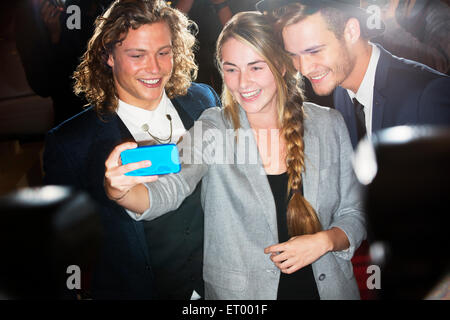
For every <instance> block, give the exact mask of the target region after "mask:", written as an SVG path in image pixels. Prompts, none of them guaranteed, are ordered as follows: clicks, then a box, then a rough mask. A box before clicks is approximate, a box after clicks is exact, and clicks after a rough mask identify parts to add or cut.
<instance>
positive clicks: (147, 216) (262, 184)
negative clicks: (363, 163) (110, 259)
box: [105, 12, 365, 299]
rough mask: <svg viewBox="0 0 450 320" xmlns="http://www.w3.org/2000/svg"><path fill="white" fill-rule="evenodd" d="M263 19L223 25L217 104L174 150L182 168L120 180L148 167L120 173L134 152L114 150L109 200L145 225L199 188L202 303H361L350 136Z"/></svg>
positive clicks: (247, 15) (361, 229) (256, 16)
mask: <svg viewBox="0 0 450 320" xmlns="http://www.w3.org/2000/svg"><path fill="white" fill-rule="evenodd" d="M267 19H268V18H267V17H265V16H264V15H262V14H260V13H257V12H244V13H239V14H237V15H235V16H234V17H233V18H232V19H231V20H230V21H229V22H228V24H227V25H226V26H225V27H224V29H223V31H222V33H221V35H220V36H219V38H218V42H217V62H218V65H219V69H220V71H221V73H222V77H223V80H224V90H223V94H222V102H223V106H224V107H223V108H212V109H209V110H206V111H205V112H204V113H203V114H202V116H201V117H200V118H199V121H198V122H197V123H196V125H194V128H192V129H191V131H190V132H189V134H190V135H189V134H188V135H187V136H185V137H184V138H183V140H182V141H181V142H180V143H179V145H178V146H179V149H180V151H181V152H182V170H181V172H180V173H178V174H172V175H166V176H161V177H159V179H157V178H155V177H139V178H136V177H129V176H125V175H124V174H125V173H126V172H128V171H131V170H135V169H137V168H142V167H144V166H148V165H149V164H148V162H147V163H146V162H142V163H133V164H128V165H121V163H120V160H119V159H120V152H121V151H123V150H125V149H130V148H134V147H136V145H135V144H132V143H129V144H122V145H119V146H117V147H116V148H115V149H114V151H113V152H112V153H111V154H110V156H109V158H108V160H107V161H106V173H105V189H106V193H107V195H108V197H109V198H110V199H113V200H115V201H117V203H119V204H120V205H122V206H124V207H125V208H127V209H128V214H129V215H130V216H131V217H132V218H133V219H136V220H142V219H144V220H152V219H155V218H157V217H159V216H161V215H162V214H164V213H165V212H167V211H170V210H173V209H174V208H176V207H177V206H179V205H180V203H181V201H182V199H184V197H186V196H187V195H189V193H190V192H192V190H193V189H194V188H195V185H196V184H197V183H198V182H199V181H200V180H202V206H203V208H204V210H205V244H204V267H203V278H204V281H205V295H206V299H277V298H278V299H318V298H320V299H358V298H359V292H358V287H357V284H356V281H355V279H354V276H353V270H352V265H351V262H350V259H351V258H352V255H353V252H354V251H355V249H357V248H358V246H359V244H360V242H361V241H362V240H363V239H364V237H365V220H364V216H363V213H362V203H361V198H360V192H359V191H360V190H359V187H358V183H357V182H356V180H355V176H354V173H353V170H352V166H351V162H350V156H351V153H352V147H351V143H350V139H349V136H348V133H347V130H346V127H345V124H344V121H343V119H342V117H341V116H340V115H339V113H338V112H336V111H334V110H331V109H328V108H323V107H319V106H317V105H314V104H311V103H308V102H304V101H303V97H302V93H301V91H300V90H299V85H300V83H299V78H298V76H297V74H296V72H295V69H294V68H293V66H292V62H291V59H290V57H289V56H288V55H287V54H286V53H285V52H284V51H283V50H282V49H281V47H280V46H279V42H278V41H277V40H276V38H275V36H274V35H273V31H272V28H271V24H270V21H268V20H267ZM199 133H201V135H200V134H199ZM186 155H190V156H189V157H188V156H186ZM192 159H194V161H191V160H192ZM156 180H157V181H156Z"/></svg>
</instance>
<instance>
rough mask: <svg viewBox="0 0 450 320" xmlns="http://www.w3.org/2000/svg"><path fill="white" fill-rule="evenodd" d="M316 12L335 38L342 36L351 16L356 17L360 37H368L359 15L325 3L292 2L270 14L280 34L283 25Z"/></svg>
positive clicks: (300, 19)
mask: <svg viewBox="0 0 450 320" xmlns="http://www.w3.org/2000/svg"><path fill="white" fill-rule="evenodd" d="M318 12H320V14H321V15H322V16H323V18H324V20H325V22H326V24H327V26H328V29H329V30H330V31H332V32H333V33H334V35H335V36H336V38H337V39H339V40H341V39H342V38H343V36H344V30H345V26H346V25H347V22H348V20H349V19H351V18H355V19H358V21H359V24H360V29H361V38H363V39H369V36H368V34H367V33H366V28H364V27H363V25H362V23H361V20H362V19H360V17H358V16H357V15H355V14H352V13H348V12H346V11H344V10H340V9H337V8H333V7H330V6H326V5H322V6H320V5H318V6H308V5H303V4H300V3H293V4H289V5H286V6H284V7H281V8H279V9H278V10H275V11H273V12H272V13H271V15H272V16H273V17H274V18H275V21H276V22H275V28H276V30H277V31H278V33H279V35H280V36H281V32H282V30H283V28H284V27H286V26H288V25H292V24H295V23H298V22H300V21H302V20H304V19H305V18H307V17H308V16H311V15H313V14H315V13H318Z"/></svg>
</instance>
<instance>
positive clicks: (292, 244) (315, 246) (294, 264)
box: [264, 232, 330, 274]
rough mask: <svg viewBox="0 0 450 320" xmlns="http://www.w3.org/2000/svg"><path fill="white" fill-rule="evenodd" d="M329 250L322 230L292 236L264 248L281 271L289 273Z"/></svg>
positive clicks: (308, 263)
mask: <svg viewBox="0 0 450 320" xmlns="http://www.w3.org/2000/svg"><path fill="white" fill-rule="evenodd" d="M328 251H330V244H329V242H328V239H327V237H326V235H325V234H324V233H323V232H318V233H315V234H312V235H303V236H298V237H293V238H291V239H289V240H288V241H286V242H283V243H279V244H276V245H273V246H270V247H267V248H266V249H264V253H266V254H268V253H271V255H270V259H271V260H272V261H273V263H275V265H276V266H277V267H278V268H279V269H280V270H281V272H283V273H287V274H291V273H293V272H296V271H297V270H299V269H301V268H303V267H305V266H307V265H310V264H311V263H313V262H314V261H316V260H317V259H319V258H320V257H321V256H323V255H324V254H325V253H327V252H328Z"/></svg>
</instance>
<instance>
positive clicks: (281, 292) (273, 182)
mask: <svg viewBox="0 0 450 320" xmlns="http://www.w3.org/2000/svg"><path fill="white" fill-rule="evenodd" d="M267 179H268V180H269V184H270V188H271V189H272V194H273V197H274V199H275V205H276V208H277V225H278V240H279V242H280V243H281V242H286V241H288V240H289V239H290V238H291V237H289V235H288V229H287V219H286V215H287V203H288V202H287V196H286V195H287V185H288V175H287V173H286V172H285V173H282V174H280V175H267ZM277 299H278V300H294V299H295V300H318V299H320V296H319V292H318V291H317V285H316V281H315V280H314V274H313V271H312V267H311V265H308V266H306V267H303V268H301V269H300V270H298V271H296V272H294V273H292V274H285V273H281V274H280V282H279V284H278V296H277Z"/></svg>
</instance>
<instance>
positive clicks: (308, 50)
mask: <svg viewBox="0 0 450 320" xmlns="http://www.w3.org/2000/svg"><path fill="white" fill-rule="evenodd" d="M325 46H326V45H324V44H319V45H316V46H312V47H310V48H308V49H305V50H302V51H300V54H305V53H311V52H314V51H317V50H319V49H322V48H323V47H325ZM284 51H285V52H286V53H287V54H288V55H290V56H296V55H297V54H296V53H293V52H290V51H288V50H284Z"/></svg>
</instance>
